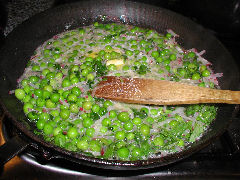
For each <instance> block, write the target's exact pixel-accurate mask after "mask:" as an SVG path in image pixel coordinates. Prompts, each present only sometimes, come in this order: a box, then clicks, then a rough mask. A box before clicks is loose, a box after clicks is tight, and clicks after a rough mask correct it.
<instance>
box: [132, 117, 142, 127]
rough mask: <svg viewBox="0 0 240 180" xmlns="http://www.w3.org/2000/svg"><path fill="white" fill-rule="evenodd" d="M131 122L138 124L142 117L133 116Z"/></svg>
mask: <svg viewBox="0 0 240 180" xmlns="http://www.w3.org/2000/svg"><path fill="white" fill-rule="evenodd" d="M132 122H133V124H135V125H140V124H141V123H142V119H141V118H139V117H135V118H133V120H132Z"/></svg>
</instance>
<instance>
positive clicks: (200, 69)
mask: <svg viewBox="0 0 240 180" xmlns="http://www.w3.org/2000/svg"><path fill="white" fill-rule="evenodd" d="M176 37H177V35H176V34H175V33H174V32H172V31H171V30H169V31H168V33H167V34H166V35H161V34H158V33H157V32H155V31H154V30H147V29H142V28H139V27H134V26H126V25H120V24H106V25H103V24H98V23H95V24H94V25H92V26H89V27H84V28H79V29H76V30H72V31H68V32H64V33H62V34H58V35H56V36H54V37H53V38H52V39H50V40H48V41H46V42H45V43H44V44H43V45H42V46H40V47H39V48H38V49H37V50H36V52H35V54H34V55H33V56H32V58H31V60H30V61H29V64H28V67H26V69H25V71H24V74H23V75H22V76H21V78H20V79H19V87H18V88H19V89H17V90H15V95H16V96H17V97H18V98H19V99H20V100H21V101H23V102H24V103H25V104H24V112H25V113H26V115H27V116H28V118H29V121H33V122H36V127H37V128H36V131H35V133H37V134H38V133H43V135H44V137H45V140H46V141H50V142H52V143H54V144H56V145H57V146H60V147H62V148H65V149H67V150H70V151H75V152H80V153H85V154H87V155H89V156H96V157H99V158H105V159H120V160H138V159H148V158H149V157H155V156H160V157H162V156H165V155H167V154H168V153H174V152H178V151H181V150H182V149H184V147H185V146H186V145H188V144H189V143H191V142H194V141H195V140H197V139H198V138H199V137H201V135H202V133H203V132H204V131H205V130H207V128H208V126H209V124H210V123H211V122H212V120H214V118H215V116H216V107H214V106H212V105H191V106H183V107H180V106H171V107H170V106H147V105H145V106H143V105H133V104H131V105H130V104H123V103H118V102H111V101H107V100H102V99H96V98H94V97H92V96H91V93H90V91H91V89H92V88H93V87H94V86H95V85H96V84H97V83H98V82H99V81H101V80H102V78H101V77H102V76H103V75H114V76H128V77H141V78H149V79H150V78H151V79H161V80H163V79H164V80H170V81H180V82H185V83H190V84H193V85H199V86H205V87H210V88H214V87H218V81H217V79H216V78H217V77H220V76H222V74H219V73H218V74H214V73H213V72H212V70H211V69H210V65H211V63H210V62H208V61H207V60H205V59H204V58H202V57H201V55H202V53H204V51H203V52H202V53H197V52H196V51H195V49H190V50H184V49H182V48H181V47H180V46H179V45H178V44H177V43H176V41H175V38H176Z"/></svg>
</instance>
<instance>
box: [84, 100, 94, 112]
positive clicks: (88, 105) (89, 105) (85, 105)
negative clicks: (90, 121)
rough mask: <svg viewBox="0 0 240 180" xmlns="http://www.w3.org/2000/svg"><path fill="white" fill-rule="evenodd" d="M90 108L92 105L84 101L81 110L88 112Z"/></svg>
mask: <svg viewBox="0 0 240 180" xmlns="http://www.w3.org/2000/svg"><path fill="white" fill-rule="evenodd" d="M91 108H92V103H91V102H90V101H85V102H84V103H83V109H85V110H90V109H91Z"/></svg>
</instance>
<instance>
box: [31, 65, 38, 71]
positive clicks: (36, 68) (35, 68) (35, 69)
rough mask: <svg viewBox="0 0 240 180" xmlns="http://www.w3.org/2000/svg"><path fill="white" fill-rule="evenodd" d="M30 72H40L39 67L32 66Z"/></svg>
mask: <svg viewBox="0 0 240 180" xmlns="http://www.w3.org/2000/svg"><path fill="white" fill-rule="evenodd" d="M32 71H40V66H38V65H34V66H33V67H32Z"/></svg>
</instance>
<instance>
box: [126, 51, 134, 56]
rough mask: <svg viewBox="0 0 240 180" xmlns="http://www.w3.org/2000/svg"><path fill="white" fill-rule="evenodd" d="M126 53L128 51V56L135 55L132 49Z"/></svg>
mask: <svg viewBox="0 0 240 180" xmlns="http://www.w3.org/2000/svg"><path fill="white" fill-rule="evenodd" d="M125 53H126V55H127V56H132V55H133V52H132V51H130V50H126V52H125Z"/></svg>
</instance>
